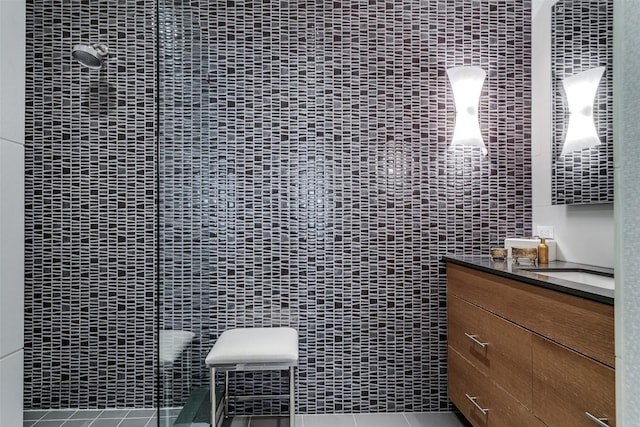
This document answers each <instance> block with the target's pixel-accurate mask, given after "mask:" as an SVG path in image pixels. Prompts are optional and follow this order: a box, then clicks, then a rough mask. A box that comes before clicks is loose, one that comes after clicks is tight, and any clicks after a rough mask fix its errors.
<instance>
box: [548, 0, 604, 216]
mask: <svg viewBox="0 0 640 427" xmlns="http://www.w3.org/2000/svg"><path fill="white" fill-rule="evenodd" d="M551 25H552V43H551V57H552V61H551V67H552V68H551V70H552V90H553V112H552V114H553V153H552V155H553V160H552V162H553V163H552V164H553V166H552V183H551V185H552V191H551V199H552V203H553V204H554V205H571V204H588V203H606V202H613V0H606V1H604V0H597V1H596V0H564V1H559V2H558V3H556V4H555V5H554V6H553V9H552V23H551ZM599 66H605V67H606V70H605V72H604V75H603V76H602V80H601V81H600V85H599V87H598V92H597V93H596V98H595V100H594V121H595V123H596V130H597V131H598V136H599V137H600V141H601V142H602V144H601V145H599V146H597V147H593V148H589V149H584V150H580V151H574V152H572V153H568V154H567V155H565V156H562V157H560V153H561V152H562V146H563V142H564V139H565V131H566V129H567V125H568V120H569V116H568V114H569V112H568V105H567V101H566V95H565V93H564V88H563V86H562V81H563V80H564V79H565V78H566V77H570V76H573V75H575V74H578V73H581V72H583V71H586V70H589V69H591V68H595V67H599Z"/></svg>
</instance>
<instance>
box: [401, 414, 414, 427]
mask: <svg viewBox="0 0 640 427" xmlns="http://www.w3.org/2000/svg"><path fill="white" fill-rule="evenodd" d="M402 418H404V420H405V421H406V422H407V426H408V427H413V426H412V425H411V422H410V421H409V418H407V415H406V412H402Z"/></svg>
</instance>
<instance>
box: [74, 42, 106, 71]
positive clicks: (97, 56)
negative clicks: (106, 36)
mask: <svg viewBox="0 0 640 427" xmlns="http://www.w3.org/2000/svg"><path fill="white" fill-rule="evenodd" d="M72 55H73V57H74V59H75V60H76V61H78V62H79V63H80V64H82V65H84V66H85V67H88V68H91V69H92V70H99V69H101V68H102V66H103V65H104V61H105V60H106V59H107V57H108V56H109V49H108V48H107V47H106V46H105V45H102V44H94V45H93V46H90V45H86V44H78V45H76V46H75V47H74V48H73V52H72Z"/></svg>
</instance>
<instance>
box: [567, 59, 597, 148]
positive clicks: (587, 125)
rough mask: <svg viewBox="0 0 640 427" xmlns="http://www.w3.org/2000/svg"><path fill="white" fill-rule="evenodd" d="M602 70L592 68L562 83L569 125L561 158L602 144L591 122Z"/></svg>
mask: <svg viewBox="0 0 640 427" xmlns="http://www.w3.org/2000/svg"><path fill="white" fill-rule="evenodd" d="M604 70H605V67H596V68H592V69H590V70H587V71H583V72H581V73H578V74H576V75H573V76H571V77H567V78H566V79H564V80H563V81H562V84H563V86H564V92H565V94H566V95H567V104H568V106H569V124H568V125H567V133H566V136H565V139H564V145H563V146H562V153H560V155H561V156H564V155H566V154H568V153H570V152H572V151H577V150H582V149H583V148H589V147H595V146H596V145H600V144H601V143H602V141H600V137H599V136H598V132H597V131H596V124H595V122H594V121H593V101H594V99H595V97H596V91H597V90H598V85H599V84H600V79H602V75H603V74H604Z"/></svg>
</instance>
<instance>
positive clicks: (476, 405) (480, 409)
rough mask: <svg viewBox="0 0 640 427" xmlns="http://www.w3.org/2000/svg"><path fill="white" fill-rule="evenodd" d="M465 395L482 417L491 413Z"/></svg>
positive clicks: (472, 398) (474, 398) (473, 398)
mask: <svg viewBox="0 0 640 427" xmlns="http://www.w3.org/2000/svg"><path fill="white" fill-rule="evenodd" d="M464 395H465V396H467V399H469V400H470V401H471V403H473V406H475V407H476V408H478V411H480V412H482V415H487V414H488V413H489V410H488V409H485V408H483V407H482V406H480V405H479V404H478V402H476V399H477V397H471V396H469V395H468V394H467V393H465V394H464ZM607 427H608V426H607Z"/></svg>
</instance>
